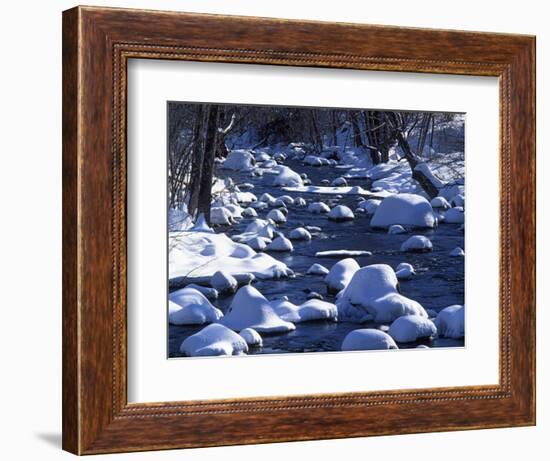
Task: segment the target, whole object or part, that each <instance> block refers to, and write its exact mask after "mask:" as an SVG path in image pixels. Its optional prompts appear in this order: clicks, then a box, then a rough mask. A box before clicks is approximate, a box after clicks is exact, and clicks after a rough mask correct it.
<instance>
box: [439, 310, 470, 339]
mask: <svg viewBox="0 0 550 461" xmlns="http://www.w3.org/2000/svg"><path fill="white" fill-rule="evenodd" d="M435 326H436V327H437V331H438V333H439V335H440V336H444V337H446V338H454V339H460V338H464V306H461V305H460V304H454V305H452V306H448V307H446V308H445V309H442V310H441V311H440V312H439V314H437V317H436V319H435Z"/></svg>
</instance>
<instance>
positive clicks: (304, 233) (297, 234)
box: [288, 227, 311, 240]
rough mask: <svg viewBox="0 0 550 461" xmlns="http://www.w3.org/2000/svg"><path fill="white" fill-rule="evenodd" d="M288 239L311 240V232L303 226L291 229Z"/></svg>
mask: <svg viewBox="0 0 550 461" xmlns="http://www.w3.org/2000/svg"><path fill="white" fill-rule="evenodd" d="M288 237H289V238H290V240H311V234H310V233H309V232H308V230H307V229H304V228H303V227H297V228H296V229H292V230H291V231H290V233H289V234H288Z"/></svg>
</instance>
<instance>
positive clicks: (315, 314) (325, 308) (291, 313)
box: [271, 299, 338, 323]
mask: <svg viewBox="0 0 550 461" xmlns="http://www.w3.org/2000/svg"><path fill="white" fill-rule="evenodd" d="M271 306H272V307H273V309H274V310H275V312H276V313H277V315H278V316H279V317H281V318H282V319H283V320H286V321H287V322H293V323H300V322H307V321H310V320H336V319H337V318H338V310H337V309H336V306H335V305H334V304H332V303H327V302H326V301H321V300H320V299H310V300H308V301H306V302H305V303H303V304H300V305H299V306H297V305H296V304H293V303H291V302H290V301H288V300H284V299H277V300H275V301H271Z"/></svg>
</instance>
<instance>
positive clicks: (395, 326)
mask: <svg viewBox="0 0 550 461" xmlns="http://www.w3.org/2000/svg"><path fill="white" fill-rule="evenodd" d="M388 334H389V335H390V336H391V337H392V338H393V339H395V341H397V342H398V343H411V342H414V341H417V340H418V339H420V338H430V337H432V336H435V335H436V334H437V328H436V327H435V325H434V323H433V322H432V321H431V320H430V319H428V318H426V317H422V316H420V315H404V316H402V317H399V318H397V319H395V320H394V321H393V323H392V324H391V325H390V329H389V330H388Z"/></svg>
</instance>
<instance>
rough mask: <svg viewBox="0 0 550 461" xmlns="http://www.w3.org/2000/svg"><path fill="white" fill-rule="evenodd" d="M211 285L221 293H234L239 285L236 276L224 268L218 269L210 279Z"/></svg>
mask: <svg viewBox="0 0 550 461" xmlns="http://www.w3.org/2000/svg"><path fill="white" fill-rule="evenodd" d="M210 285H212V287H213V288H215V289H216V290H218V291H219V292H220V293H223V294H226V293H234V292H235V291H236V290H237V287H238V286H239V284H238V282H237V280H236V279H235V277H233V276H232V275H231V274H228V273H227V272H225V271H224V270H221V271H217V272H216V273H215V274H214V275H213V276H212V278H211V279H210Z"/></svg>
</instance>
